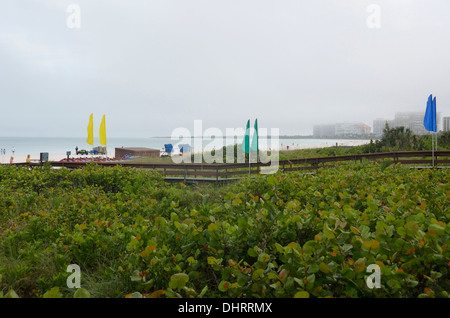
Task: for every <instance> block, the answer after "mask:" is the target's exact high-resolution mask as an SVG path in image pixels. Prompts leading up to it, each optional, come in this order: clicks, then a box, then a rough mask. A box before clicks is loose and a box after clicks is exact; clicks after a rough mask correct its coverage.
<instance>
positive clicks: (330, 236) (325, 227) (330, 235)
mask: <svg viewBox="0 0 450 318" xmlns="http://www.w3.org/2000/svg"><path fill="white" fill-rule="evenodd" d="M323 234H325V236H326V237H327V238H328V239H330V240H331V239H334V238H335V237H336V236H335V235H334V231H332V230H331V229H330V228H329V227H328V224H327V223H325V224H324V225H323Z"/></svg>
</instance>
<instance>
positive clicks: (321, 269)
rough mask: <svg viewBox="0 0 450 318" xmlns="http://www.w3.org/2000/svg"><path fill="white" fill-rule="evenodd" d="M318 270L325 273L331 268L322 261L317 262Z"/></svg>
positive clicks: (329, 271)
mask: <svg viewBox="0 0 450 318" xmlns="http://www.w3.org/2000/svg"><path fill="white" fill-rule="evenodd" d="M319 270H320V271H321V272H322V273H325V274H328V273H331V269H330V268H329V267H328V265H327V264H325V263H324V262H322V263H320V264H319Z"/></svg>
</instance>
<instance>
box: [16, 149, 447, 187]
mask: <svg viewBox="0 0 450 318" xmlns="http://www.w3.org/2000/svg"><path fill="white" fill-rule="evenodd" d="M434 155H435V160H434V163H435V167H434V168H443V167H449V166H442V164H450V151H449V150H438V151H435V152H434ZM377 160H391V161H392V162H393V163H399V164H406V165H413V166H412V168H415V169H425V167H431V166H432V152H431V151H430V150H428V151H393V152H381V153H366V154H355V155H343V156H330V157H315V158H297V159H289V160H280V161H279V162H274V163H272V162H268V163H262V162H257V163H252V164H251V165H250V169H249V165H248V163H212V164H208V163H179V164H178V163H136V162H127V161H121V162H120V161H119V162H117V161H113V162H96V164H98V165H100V166H104V167H113V166H116V165H121V166H123V167H130V168H138V169H152V170H155V171H157V172H159V173H161V174H162V175H164V177H165V179H166V180H167V181H168V182H186V183H193V182H216V183H219V182H229V181H234V180H238V179H241V178H243V177H247V176H249V175H258V174H261V173H262V169H265V168H266V167H269V166H272V165H273V166H274V167H276V168H277V169H278V171H283V172H286V171H304V172H305V173H307V172H309V173H311V172H312V171H314V170H317V169H321V168H333V167H336V166H340V165H345V164H346V163H347V162H364V161H369V162H370V161H377ZM47 164H50V165H51V166H53V167H66V168H69V169H77V168H82V167H84V166H85V165H86V164H89V163H86V162H65V161H51V162H48V163H47ZM15 165H28V166H40V165H41V163H29V164H27V163H16V164H15ZM424 165H426V166H424Z"/></svg>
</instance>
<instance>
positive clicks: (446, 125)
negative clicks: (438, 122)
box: [442, 117, 450, 131]
mask: <svg viewBox="0 0 450 318" xmlns="http://www.w3.org/2000/svg"><path fill="white" fill-rule="evenodd" d="M442 126H443V129H442V130H443V131H450V117H444V119H443V120H442Z"/></svg>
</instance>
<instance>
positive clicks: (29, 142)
mask: <svg viewBox="0 0 450 318" xmlns="http://www.w3.org/2000/svg"><path fill="white" fill-rule="evenodd" d="M190 141H191V142H189V141H188V142H185V141H183V140H172V139H171V138H163V137H151V138H112V137H111V138H108V144H107V149H108V152H113V151H114V149H115V148H120V147H147V148H154V149H160V150H161V149H162V148H163V147H164V144H173V145H174V147H175V146H176V145H177V144H179V143H188V144H190V145H191V146H194V145H195V144H196V142H198V141H200V139H197V140H194V138H192V139H190ZM216 142H217V141H216ZM218 142H219V144H221V143H222V141H221V140H220V139H219V140H218ZM241 142H242V138H236V139H235V140H234V141H233V140H228V139H223V145H230V144H236V143H241ZM368 142H369V140H350V139H301V138H298V139H291V138H287V139H285V138H282V137H280V138H279V140H278V143H275V142H274V140H267V141H266V140H260V149H264V148H266V147H270V148H272V149H286V148H287V146H289V148H290V149H296V148H314V147H327V146H335V145H336V143H338V144H339V145H349V146H354V145H360V144H365V143H368ZM211 143H212V141H211V140H203V145H204V147H205V146H207V145H211V146H210V148H212V144H211ZM99 145H100V143H99V140H98V139H97V140H95V139H94V146H99ZM77 146H78V149H86V150H90V149H92V147H93V146H91V145H89V144H87V143H86V137H78V138H77V137H73V138H66V137H58V138H53V137H0V148H1V149H6V154H11V152H12V148H13V147H14V148H15V153H16V154H37V153H40V152H48V153H53V154H65V153H66V151H71V152H72V154H74V153H75V147H77ZM215 148H216V149H218V147H215Z"/></svg>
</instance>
